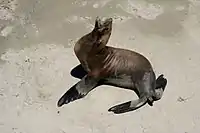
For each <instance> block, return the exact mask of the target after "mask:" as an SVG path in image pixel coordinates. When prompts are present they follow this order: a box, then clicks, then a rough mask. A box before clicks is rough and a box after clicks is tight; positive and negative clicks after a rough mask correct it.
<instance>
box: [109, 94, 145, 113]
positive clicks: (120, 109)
mask: <svg viewBox="0 0 200 133" xmlns="http://www.w3.org/2000/svg"><path fill="white" fill-rule="evenodd" d="M146 103H147V98H146V97H144V98H140V99H137V100H134V101H129V102H126V103H122V104H119V105H116V106H113V107H111V108H110V109H109V110H108V111H109V112H111V111H112V112H113V113H115V114H121V113H126V112H129V111H133V110H136V109H138V108H140V107H142V106H144V105H145V104H146Z"/></svg>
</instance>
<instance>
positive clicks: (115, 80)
mask: <svg viewBox="0 0 200 133" xmlns="http://www.w3.org/2000/svg"><path fill="white" fill-rule="evenodd" d="M111 31H112V19H111V18H108V19H106V20H105V21H102V20H101V19H100V18H98V17H97V18H96V21H95V27H94V29H93V31H92V32H90V33H88V34H86V35H84V36H83V37H81V38H80V39H79V40H78V41H77V43H76V44H75V47H74V52H75V54H76V56H77V58H78V60H79V61H80V63H81V67H82V68H83V70H84V71H85V73H84V72H83V75H82V77H81V76H80V78H81V80H80V81H79V82H78V83H77V84H75V85H74V86H73V87H71V88H70V89H69V90H68V91H67V92H66V93H65V94H64V95H63V96H62V97H61V98H60V99H59V101H58V104H57V105H58V107H61V106H62V105H63V104H67V103H69V102H72V101H74V100H77V99H80V98H83V97H84V96H86V95H87V94H88V93H89V92H90V91H91V90H93V89H94V88H96V87H97V86H99V85H103V84H107V85H113V86H116V87H121V88H126V89H131V90H134V91H135V92H136V93H137V95H138V97H139V99H137V100H133V101H129V102H126V103H122V104H120V105H116V106H114V107H112V108H110V109H109V111H112V112H114V113H125V112H128V111H132V110H135V109H137V108H140V107H141V106H143V105H145V104H146V103H148V104H149V105H151V106H153V102H154V101H157V100H159V99H161V97H162V95H163V92H164V89H165V87H166V84H167V79H165V78H164V76H163V75H160V76H159V77H158V78H157V79H156V76H155V73H154V71H153V68H152V66H151V64H150V62H149V61H148V59H147V58H145V57H144V56H143V55H141V54H139V53H137V52H134V51H130V50H127V49H121V48H114V47H110V46H106V44H107V42H108V40H109V38H110V35H111Z"/></svg>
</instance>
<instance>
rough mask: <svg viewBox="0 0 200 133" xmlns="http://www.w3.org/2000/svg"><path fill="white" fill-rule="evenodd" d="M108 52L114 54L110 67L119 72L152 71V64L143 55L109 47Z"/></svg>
mask: <svg viewBox="0 0 200 133" xmlns="http://www.w3.org/2000/svg"><path fill="white" fill-rule="evenodd" d="M108 50H109V51H110V53H112V54H113V56H112V59H110V62H111V63H110V67H112V68H116V70H117V71H121V72H122V73H123V72H125V73H126V72H127V73H129V72H130V71H132V72H138V71H148V70H152V66H151V63H150V62H149V60H148V59H147V58H146V57H144V56H143V55H142V54H139V53H137V52H134V51H131V50H127V49H122V48H113V47H108Z"/></svg>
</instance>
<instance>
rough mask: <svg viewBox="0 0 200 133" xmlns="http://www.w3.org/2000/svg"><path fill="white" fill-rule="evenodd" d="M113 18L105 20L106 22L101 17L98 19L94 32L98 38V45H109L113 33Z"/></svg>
mask: <svg viewBox="0 0 200 133" xmlns="http://www.w3.org/2000/svg"><path fill="white" fill-rule="evenodd" d="M112 21H113V20H112V18H105V19H104V20H103V19H101V18H100V17H98V16H97V17H96V20H95V27H94V30H93V32H94V33H95V35H96V36H97V44H98V45H99V46H100V47H103V46H105V45H106V44H107V42H108V40H109V38H110V35H111V31H112Z"/></svg>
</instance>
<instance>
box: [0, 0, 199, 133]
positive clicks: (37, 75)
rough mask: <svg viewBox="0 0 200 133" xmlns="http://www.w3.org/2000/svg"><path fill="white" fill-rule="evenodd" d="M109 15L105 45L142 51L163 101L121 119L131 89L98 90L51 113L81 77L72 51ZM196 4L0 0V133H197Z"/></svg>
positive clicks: (176, 0) (182, 0) (180, 0)
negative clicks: (159, 81)
mask: <svg viewBox="0 0 200 133" xmlns="http://www.w3.org/2000/svg"><path fill="white" fill-rule="evenodd" d="M98 15H99V16H101V17H102V16H109V17H113V18H114V24H113V32H112V36H111V38H110V41H109V44H108V45H111V46H116V47H122V48H127V49H131V50H135V51H138V52H140V53H142V54H144V55H145V56H146V57H147V58H148V59H149V60H150V61H151V62H152V64H153V66H154V69H155V71H156V74H157V76H158V75H159V74H162V73H163V74H164V75H165V77H167V79H168V85H167V87H166V91H165V92H164V95H163V98H162V99H161V100H160V101H158V102H155V104H154V106H153V107H150V106H148V105H146V106H144V107H142V108H140V109H139V110H136V111H133V112H129V113H126V114H122V115H115V114H113V113H109V112H108V111H107V110H108V109H109V108H110V107H112V106H113V105H116V104H119V103H122V102H125V101H127V100H132V99H136V98H137V96H136V94H135V93H134V92H131V91H128V90H123V89H119V88H117V87H112V86H100V87H98V88H97V89H95V90H94V91H92V92H91V93H89V95H88V96H86V97H85V98H83V99H81V100H78V101H76V102H73V103H71V104H68V105H65V106H63V107H62V108H57V106H56V104H57V101H58V99H59V98H60V96H61V95H62V94H63V93H64V92H65V91H66V90H67V89H68V88H70V87H71V86H72V85H73V84H75V83H76V82H77V81H79V79H76V78H74V77H72V76H71V75H70V70H71V69H72V68H73V67H75V66H76V65H78V64H79V62H78V60H77V58H76V57H75V55H74V53H73V46H74V43H75V42H76V40H77V39H78V38H80V37H81V36H83V35H84V34H86V33H88V32H89V31H91V29H92V28H93V25H94V20H95V17H96V16H98ZM199 50H200V1H199V0H101V1H100V0H99V1H98V0H57V1H55V0H40V1H39V0H29V1H28V0H18V1H17V0H0V57H1V60H0V114H1V115H0V133H199V132H200V126H199V125H200V114H199V113H200V105H199V101H200V97H199V95H200V90H199V88H200V84H199V82H200V67H199V65H200V52H199Z"/></svg>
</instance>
